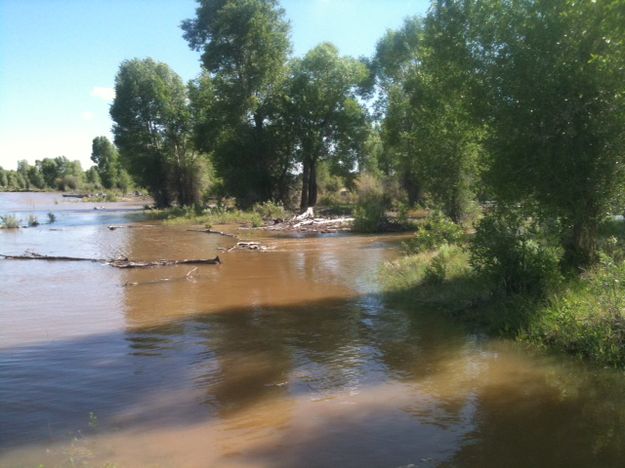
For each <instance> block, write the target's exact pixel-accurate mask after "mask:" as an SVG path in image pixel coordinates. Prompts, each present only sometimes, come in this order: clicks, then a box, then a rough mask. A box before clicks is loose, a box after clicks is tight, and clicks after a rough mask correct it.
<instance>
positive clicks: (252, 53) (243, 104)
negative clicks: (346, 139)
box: [182, 0, 293, 206]
mask: <svg viewBox="0 0 625 468" xmlns="http://www.w3.org/2000/svg"><path fill="white" fill-rule="evenodd" d="M199 4H200V5H199V7H198V8H197V10H196V16H195V18H193V19H189V20H186V21H184V22H183V25H182V29H183V30H184V37H185V39H186V40H187V41H188V42H189V45H190V47H191V48H192V49H194V50H197V51H200V52H201V53H202V57H201V58H202V65H203V68H204V70H205V72H204V73H203V75H202V76H201V77H200V78H199V79H197V80H196V81H195V82H194V83H192V86H191V92H190V97H191V107H192V110H193V114H194V121H195V122H194V127H195V131H194V133H195V140H196V143H197V145H198V147H199V148H200V149H201V150H203V151H205V152H207V153H209V152H210V153H212V155H213V162H214V165H215V169H216V171H217V174H218V176H219V178H220V179H221V182H222V184H223V187H224V189H225V191H226V192H227V193H228V194H229V195H234V196H236V197H237V200H238V203H239V205H240V206H251V205H252V204H253V203H255V202H257V201H265V200H270V199H277V200H282V201H286V199H287V198H288V191H289V189H290V186H291V185H292V182H293V177H292V174H291V173H292V169H293V161H292V152H293V142H292V138H291V136H290V134H289V125H290V122H289V121H288V120H286V119H285V118H284V116H283V115H282V112H281V110H280V109H281V107H282V104H283V101H284V95H285V88H284V80H285V78H286V64H287V57H288V54H289V52H290V48H291V46H290V42H289V36H288V34H289V24H288V22H287V21H286V19H285V17H284V10H282V9H281V8H279V7H278V3H277V2H276V1H274V0H223V1H215V0H201V1H199Z"/></svg>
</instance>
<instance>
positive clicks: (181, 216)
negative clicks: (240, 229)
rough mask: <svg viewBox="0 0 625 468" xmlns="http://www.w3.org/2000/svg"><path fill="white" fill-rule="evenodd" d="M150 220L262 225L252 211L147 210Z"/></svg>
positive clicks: (260, 218) (171, 222)
mask: <svg viewBox="0 0 625 468" xmlns="http://www.w3.org/2000/svg"><path fill="white" fill-rule="evenodd" d="M146 214H147V216H148V217H149V218H150V219H161V220H164V222H165V223H166V224H170V225H177V224H203V225H206V226H214V225H217V224H242V225H246V226H251V227H259V226H262V225H263V218H262V217H261V215H260V214H258V213H256V212H253V211H241V210H223V209H213V210H209V211H203V210H198V209H195V208H182V207H174V208H168V209H163V210H148V211H146Z"/></svg>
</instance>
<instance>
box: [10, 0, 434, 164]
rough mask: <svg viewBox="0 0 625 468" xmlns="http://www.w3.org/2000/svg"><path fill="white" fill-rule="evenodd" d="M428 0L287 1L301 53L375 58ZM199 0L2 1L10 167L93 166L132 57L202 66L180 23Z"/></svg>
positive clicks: (191, 69) (191, 72) (180, 69)
mask: <svg viewBox="0 0 625 468" xmlns="http://www.w3.org/2000/svg"><path fill="white" fill-rule="evenodd" d="M428 3H429V2H427V1H426V0H385V1H383V2H382V1H380V0H282V1H281V4H282V7H283V8H284V9H285V10H286V16H287V18H288V20H289V21H290V23H291V38H292V42H293V52H294V54H295V55H296V56H303V55H304V54H305V53H306V52H307V51H308V50H310V49H311V48H313V47H314V46H316V45H317V44H319V43H321V42H324V41H329V42H332V43H334V44H335V45H336V46H337V47H338V49H339V51H340V53H341V54H344V55H352V56H355V57H358V56H361V55H366V56H370V55H372V54H373V52H374V48H375V44H376V42H377V41H378V40H379V39H380V37H381V36H382V35H383V34H384V32H385V31H386V30H387V29H389V28H390V29H397V28H398V27H399V26H400V25H401V23H402V21H403V19H404V18H405V17H406V16H411V15H421V14H424V13H425V11H426V8H427V5H428ZM195 8H196V3H195V1H194V0H176V1H171V0H150V1H148V0H90V1H89V2H85V1H82V0H29V1H18V0H0V166H3V167H5V168H8V169H14V168H15V166H16V164H17V161H18V160H20V159H27V160H28V161H29V162H31V163H33V162H34V161H35V159H42V158H45V157H56V156H59V155H65V156H67V157H68V158H69V159H71V160H74V159H78V160H80V161H81V163H82V164H83V166H84V167H88V166H90V165H91V164H92V162H91V161H90V154H91V142H92V140H93V138H94V137H96V136H99V135H106V136H110V129H111V124H112V123H111V120H110V117H109V113H108V110H109V106H110V103H111V102H112V98H113V82H114V78H115V74H116V73H117V71H118V67H119V64H120V62H121V61H122V60H125V59H130V58H134V57H138V58H145V57H153V58H154V59H156V60H159V61H162V62H165V63H167V64H169V65H170V66H171V67H172V69H173V70H175V71H176V72H177V73H178V74H179V75H180V76H181V77H182V78H183V79H184V80H190V79H192V78H194V77H195V76H196V75H198V74H199V71H200V57H199V54H198V53H196V52H193V51H191V50H190V49H189V47H188V45H187V42H186V41H185V40H184V39H183V37H182V30H181V29H180V23H181V21H182V20H184V19H187V18H191V17H193V16H194V12H195Z"/></svg>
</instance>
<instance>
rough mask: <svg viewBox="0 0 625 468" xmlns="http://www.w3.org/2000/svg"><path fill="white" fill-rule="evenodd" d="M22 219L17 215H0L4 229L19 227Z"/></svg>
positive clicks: (0, 221) (1, 226) (0, 222)
mask: <svg viewBox="0 0 625 468" xmlns="http://www.w3.org/2000/svg"><path fill="white" fill-rule="evenodd" d="M20 221H21V220H20V219H18V217H17V216H15V215H12V214H8V215H5V216H0V228H2V229H17V228H19V227H20Z"/></svg>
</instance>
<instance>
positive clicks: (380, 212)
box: [352, 174, 389, 233]
mask: <svg viewBox="0 0 625 468" xmlns="http://www.w3.org/2000/svg"><path fill="white" fill-rule="evenodd" d="M356 187H357V193H358V201H357V204H356V208H355V209H354V224H353V226H352V230H353V231H355V232H365V233H366V232H380V231H382V230H384V226H385V225H386V224H387V223H388V219H387V217H386V210H387V208H388V205H389V202H388V199H387V197H386V195H385V193H384V189H383V186H382V182H381V181H380V180H379V179H378V178H376V177H375V176H373V175H371V174H361V175H360V177H359V178H358V180H357V181H356Z"/></svg>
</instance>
